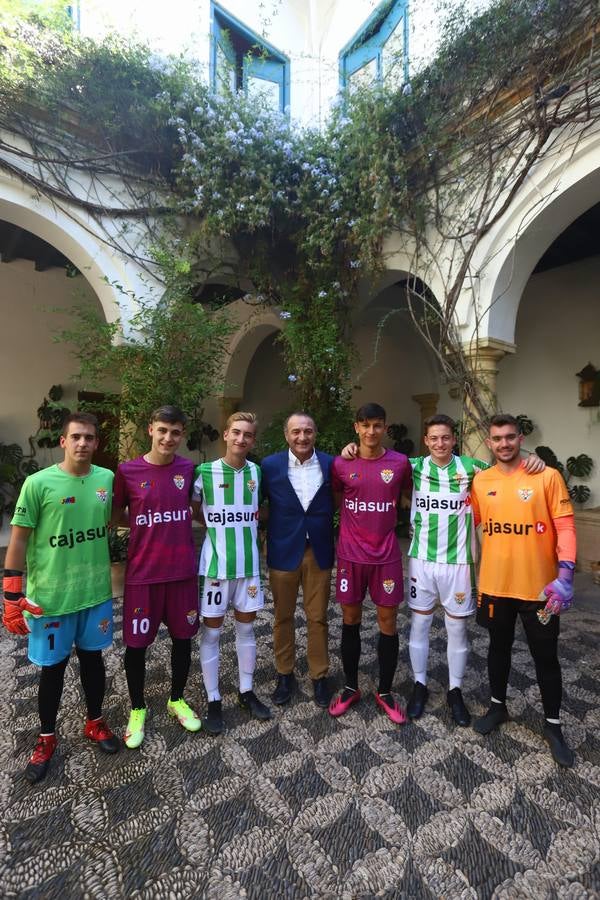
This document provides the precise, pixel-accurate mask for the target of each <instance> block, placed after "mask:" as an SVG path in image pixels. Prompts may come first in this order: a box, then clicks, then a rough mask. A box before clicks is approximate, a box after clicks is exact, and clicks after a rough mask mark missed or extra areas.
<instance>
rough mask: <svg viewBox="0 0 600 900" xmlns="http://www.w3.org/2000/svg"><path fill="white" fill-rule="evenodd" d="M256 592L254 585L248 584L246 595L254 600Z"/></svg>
mask: <svg viewBox="0 0 600 900" xmlns="http://www.w3.org/2000/svg"><path fill="white" fill-rule="evenodd" d="M257 594H258V588H257V587H256V585H255V584H249V585H248V596H249V597H251V598H252V599H253V600H254V598H255V597H256V595H257Z"/></svg>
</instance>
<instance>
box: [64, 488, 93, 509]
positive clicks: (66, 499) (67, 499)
mask: <svg viewBox="0 0 600 900" xmlns="http://www.w3.org/2000/svg"><path fill="white" fill-rule="evenodd" d="M96 493H98V491H96ZM60 502H61V504H62V506H70V505H71V503H75V497H63V498H62V500H61V501H60Z"/></svg>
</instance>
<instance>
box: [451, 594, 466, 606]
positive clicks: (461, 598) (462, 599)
mask: <svg viewBox="0 0 600 900" xmlns="http://www.w3.org/2000/svg"><path fill="white" fill-rule="evenodd" d="M466 598H467V595H466V594H463V593H460V594H455V595H454V599H455V600H456V602H457V603H458V605H459V606H462V605H463V603H464V602H465V600H466Z"/></svg>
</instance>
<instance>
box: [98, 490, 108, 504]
mask: <svg viewBox="0 0 600 900" xmlns="http://www.w3.org/2000/svg"><path fill="white" fill-rule="evenodd" d="M96 497H97V498H98V500H99V501H100V503H106V498H107V497H108V491H107V490H106V488H98V490H97V491H96Z"/></svg>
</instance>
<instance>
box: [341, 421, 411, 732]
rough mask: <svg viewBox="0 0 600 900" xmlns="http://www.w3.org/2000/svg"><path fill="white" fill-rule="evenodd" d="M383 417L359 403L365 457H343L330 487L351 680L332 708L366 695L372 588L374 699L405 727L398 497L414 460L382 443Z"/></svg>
mask: <svg viewBox="0 0 600 900" xmlns="http://www.w3.org/2000/svg"><path fill="white" fill-rule="evenodd" d="M385 420H386V414H385V410H384V409H383V407H382V406H379V404H377V403H367V404H365V405H364V406H361V408H360V409H359V410H358V412H357V413H356V422H355V423H354V430H355V431H356V433H357V435H358V439H359V454H360V456H359V458H357V459H354V460H345V459H342V457H340V456H338V457H336V458H335V460H334V461H333V466H332V470H331V476H332V477H331V481H332V488H333V491H334V493H335V494H336V495H337V497H338V498H339V500H340V534H339V538H338V544H337V582H336V598H337V601H338V603H340V604H341V605H342V615H343V620H344V621H343V625H342V645H341V656H342V664H343V667H344V675H345V678H346V685H345V687H344V690H343V691H342V693H341V694H340V695H339V696H338V697H335V698H334V699H333V700H332V702H331V704H330V706H329V712H330V713H331V715H332V716H341V715H343V714H344V713H345V712H346V711H347V710H348V709H349V708H350V706H352V704H353V703H356V702H357V701H358V700H359V699H360V691H359V689H358V663H359V659H360V624H361V619H362V602H363V600H364V597H365V594H366V591H367V588H368V589H369V594H370V595H371V600H372V601H373V603H375V605H376V607H377V623H378V625H379V640H378V644H377V655H378V657H379V686H378V689H377V693H376V695H375V700H376V702H377V704H378V706H379V707H380V708H381V709H382V710H383V711H384V712H385V713H386V715H387V716H389V718H390V719H391V720H392V722H396V723H397V724H400V723H402V722H405V721H406V715H405V713H404V710H403V709H401V708H400V706H399V705H398V703H397V701H396V700H395V698H394V697H393V695H392V693H391V690H392V681H393V679H394V674H395V672H396V666H397V664H398V633H397V630H396V616H397V611H398V606H399V605H400V603H402V600H403V599H404V588H403V578H402V554H401V552H400V547H399V545H398V541H397V539H396V532H395V529H396V523H397V519H398V504H399V502H400V495H401V494H402V493H404V492H407V493H410V490H411V487H412V481H411V468H410V463H409V461H408V458H407V457H406V456H404V454H402V453H396V452H395V451H394V450H386V449H385V448H384V447H383V446H382V441H383V437H384V435H385Z"/></svg>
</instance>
